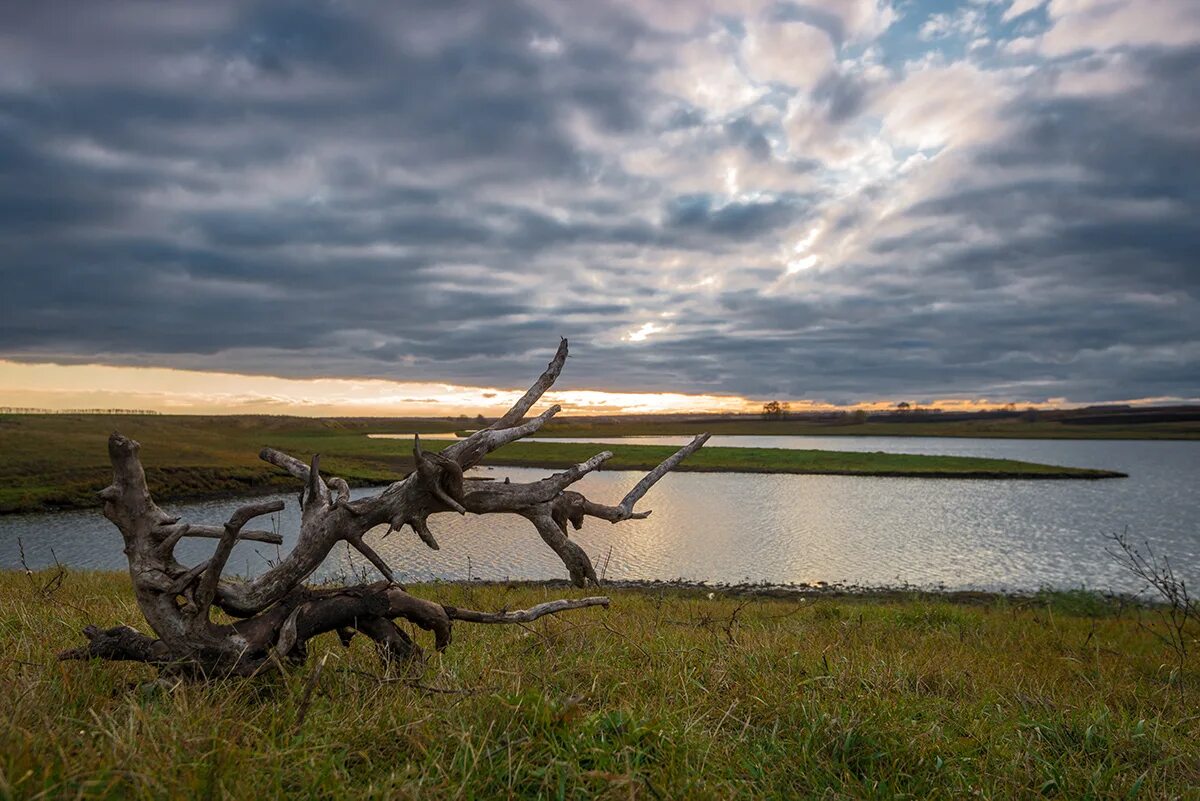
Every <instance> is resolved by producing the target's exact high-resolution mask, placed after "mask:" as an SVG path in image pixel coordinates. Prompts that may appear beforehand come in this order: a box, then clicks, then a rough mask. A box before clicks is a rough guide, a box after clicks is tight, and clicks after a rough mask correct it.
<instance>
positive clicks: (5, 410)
mask: <svg viewBox="0 0 1200 801" xmlns="http://www.w3.org/2000/svg"><path fill="white" fill-rule="evenodd" d="M0 414H162V412H156V411H154V410H153V409H35V408H32V407H28V406H0Z"/></svg>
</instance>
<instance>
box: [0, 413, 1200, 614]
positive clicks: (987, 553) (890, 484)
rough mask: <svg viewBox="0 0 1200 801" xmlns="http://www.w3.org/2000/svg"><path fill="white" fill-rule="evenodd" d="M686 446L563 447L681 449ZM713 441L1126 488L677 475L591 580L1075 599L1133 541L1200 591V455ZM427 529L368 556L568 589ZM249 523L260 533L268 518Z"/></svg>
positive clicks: (476, 527)
mask: <svg viewBox="0 0 1200 801" xmlns="http://www.w3.org/2000/svg"><path fill="white" fill-rule="evenodd" d="M687 440H688V438H687V437H637V438H626V439H613V438H603V439H600V438H597V439H589V440H570V441H589V442H596V443H598V444H600V443H609V442H616V443H619V442H629V443H644V444H667V445H678V444H683V443H684V442H686V441H687ZM557 441H563V440H557ZM709 444H710V445H715V446H726V445H728V446H743V447H784V448H823V449H829V450H853V451H889V452H898V453H932V454H952V455H964V456H988V457H1000V458H1010V459H1022V460H1026V461H1034V462H1045V463H1050V464H1059V465H1068V466H1073V467H1096V468H1106V469H1112V470H1120V471H1122V472H1125V473H1128V474H1129V478H1126V479H1112V480H1106V481H1032V480H1004V481H990V480H954V479H912V478H860V477H849V476H794V475H739V474H720V473H674V474H671V475H668V476H667V477H666V478H664V479H663V480H662V481H661V482H659V484H658V485H657V486H655V487H654V489H652V490H651V491H650V493H649V495H647V497H646V498H645V500H644V501H643V506H642V508H647V509H653V510H654V514H653V515H652V516H651V517H649V518H648V519H646V520H636V521H627V522H625V523H621V524H618V525H611V524H609V523H605V522H603V521H596V520H588V522H587V523H586V524H585V525H584V528H583V530H582V531H579V532H574V531H573V532H572V534H571V536H572V537H573V538H575V539H576V540H577V541H578V542H579V543H580V544H581V545H582V546H583V547H584V549H585V550H586V551H587V552H588V553H589V554H590V555H591V556H592V559H593V561H594V562H595V564H596V569H597V571H598V572H600V573H602V574H603V575H606V576H607V577H608V578H619V579H676V578H682V579H688V580H702V581H709V582H740V581H755V582H760V581H761V582H768V583H779V584H786V583H792V582H795V583H799V582H816V581H826V582H831V583H832V582H844V583H850V584H859V585H876V586H877V585H897V584H912V585H920V586H935V585H940V586H945V587H949V588H976V589H1004V590H1031V589H1037V588H1039V587H1043V586H1052V587H1060V588H1068V587H1079V586H1080V585H1084V586H1087V587H1090V588H1094V589H1108V590H1125V591H1131V590H1138V589H1140V585H1138V584H1137V583H1135V582H1133V581H1131V580H1130V578H1129V577H1128V576H1127V575H1126V574H1125V573H1124V572H1123V570H1122V569H1121V568H1120V567H1118V566H1117V565H1116V564H1114V563H1113V561H1112V560H1111V559H1110V558H1109V557H1108V556H1107V555H1106V554H1105V553H1104V548H1105V545H1106V535H1107V534H1108V533H1110V532H1114V531H1120V530H1123V529H1125V528H1126V527H1128V529H1129V531H1130V533H1131V534H1133V535H1135V536H1136V537H1137V538H1138V539H1139V540H1140V539H1143V538H1145V539H1149V540H1150V542H1151V544H1152V545H1153V546H1154V548H1155V549H1156V550H1158V551H1160V552H1162V553H1165V554H1169V555H1170V556H1171V558H1172V561H1173V563H1174V564H1175V565H1176V568H1177V570H1178V571H1179V572H1180V573H1182V574H1184V575H1185V576H1188V577H1189V578H1190V579H1191V580H1192V581H1193V582H1194V581H1196V580H1198V579H1200V525H1198V522H1200V495H1198V493H1197V488H1198V487H1200V442H1165V441H1099V440H1086V441H1084V440H1010V439H1005V440H997V439H965V438H964V439H951V438H926V437H920V438H918V437H912V438H908V437H905V438H895V437H759V436H753V437H733V436H720V437H713V438H712V440H710V443H709ZM399 447H402V448H404V449H407V447H408V446H407V444H406V445H403V446H399ZM548 472H550V471H546V470H537V469H530V468H499V467H498V468H491V469H488V468H484V469H480V470H476V471H475V473H474V474H475V475H480V476H491V477H496V478H503V477H505V476H508V477H511V478H512V480H513V481H530V480H534V479H536V478H539V477H541V476H544V475H546V474H547V473H548ZM640 475H641V474H639V473H634V472H624V471H603V472H600V473H594V474H592V475H589V476H587V477H586V478H585V479H584V480H583V481H581V482H579V484H578V485H576V488H578V489H580V490H581V491H583V492H584V493H586V494H587V495H588V496H589V497H590V498H592V499H593V500H597V501H606V502H610V503H613V502H616V501H618V500H620V498H621V497H622V496H623V495H624V494H625V492H626V491H627V490H628V489H630V488H631V487H632V486H633V484H634V483H636V482H637V480H638V479H639V477H640ZM372 492H375V490H355V491H354V492H353V493H352V494H353V496H354V497H361V496H362V495H365V494H369V493H372ZM280 497H281V498H282V499H283V500H284V501H285V502H287V504H288V506H287V508H286V509H285V510H284V511H283V512H282V513H280V514H279V515H277V516H276V523H277V525H278V526H279V530H280V532H281V533H282V534H283V535H284V538H285V544H284V545H283V546H282V550H284V551H286V550H287V548H289V547H290V542H291V537H292V536H293V533H294V532H295V530H296V527H297V526H298V523H299V513H298V510H297V508H296V495H295V494H294V493H289V494H287V495H283V496H280ZM241 502H244V501H237V500H234V501H210V502H199V503H187V504H164V505H163V506H164V508H166V509H167V510H168V511H171V512H172V513H175V514H181V515H183V516H184V518H185V519H186V520H188V521H189V522H198V523H199V522H203V523H221V522H223V521H224V520H225V519H227V517H228V516H229V513H230V512H231V511H232V510H233V509H234V508H235V507H237V506H238V505H239V503H241ZM430 524H431V527H432V528H433V530H434V532H435V534H436V536H437V538H438V541H439V542H440V543H441V545H442V550H440V551H430V550H428V549H427V548H425V546H424V545H423V544H422V543H421V542H420V541H419V540H418V539H417V538H416V536H415V535H414V534H412V533H411V532H410V531H408V530H407V529H406V530H405V531H404V532H402V533H398V534H393V535H392V536H390V537H388V538H387V539H385V540H379V539H377V538H375V540H374V541H375V542H376V547H377V550H379V551H380V552H381V553H382V554H383V556H384V558H386V559H387V560H388V561H389V562H390V563H391V564H392V565H393V567H394V569H395V571H396V573H397V576H398V578H400V580H402V581H419V580H430V579H463V578H468V577H472V578H483V579H508V578H512V579H540V578H561V577H564V576H565V575H566V572H565V570H564V568H563V567H562V564H561V563H560V562H559V561H558V559H557V558H556V557H555V556H554V555H553V553H551V552H550V550H549V549H548V548H547V547H546V546H545V545H544V544H543V543H542V541H541V539H540V538H539V537H538V536H537V532H536V531H534V529H533V527H532V526H531V525H530V524H529V523H528V522H527V521H525V520H524V519H523V518H520V517H517V516H515V515H488V516H486V517H474V516H468V517H465V518H463V517H460V516H458V515H455V514H443V515H436V516H435V517H434V518H432V519H431V521H430ZM256 527H260V528H268V527H270V524H269V523H267V522H266V520H265V519H263V520H261V521H259V522H258V523H257V524H256ZM380 533H382V532H380ZM18 539H19V540H20V541H21V542H22V543H23V545H24V550H25V556H26V561H27V562H28V563H29V564H30V565H31V566H34V567H38V566H44V565H48V564H53V561H54V557H55V556H56V557H57V558H58V559H59V560H60V561H61V562H62V563H63V564H66V565H69V566H75V567H89V568H110V569H124V568H125V562H124V558H123V556H122V554H121V540H120V535H119V534H118V533H117V531H116V529H115V528H114V527H113V526H112V525H111V524H110V523H109V522H108V521H107V520H105V519H104V518H103V517H102V516H101V515H100V513H99V512H98V511H96V510H92V511H84V512H64V513H55V514H42V515H18V516H7V517H0V567H16V566H18V565H19V564H20V559H19V555H18ZM212 548H213V541H211V540H208V541H201V540H185V541H184V544H183V545H181V546H180V548H179V549H178V551H177V552H178V554H179V556H180V560H181V561H183V562H184V563H186V564H191V563H193V562H197V561H199V560H201V559H203V558H206V556H207V555H208V554H209V553H211V551H212ZM51 549H53V551H54V555H52V554H51ZM277 556H278V551H277V549H276V548H275V547H274V546H266V545H261V544H257V543H242V544H239V545H238V546H237V547H236V548H235V550H234V556H233V558H232V559H231V560H230V563H229V564H230V569H231V570H233V571H238V572H241V573H244V574H252V573H255V572H258V571H260V570H261V569H263V568H264V567H265V566H266V564H267V560H268V559H273V558H277ZM360 566H361V560H360V559H359V558H358V557H357V555H354V556H353V557H352V556H350V555H348V554H347V553H346V552H345V550H344V549H339V550H338V551H336V552H335V553H334V554H332V555H331V556H330V558H329V560H327V562H326V565H325V566H324V568H323V571H324V573H325V574H327V575H328V574H334V575H336V574H339V573H343V572H345V571H347V570H348V569H350V568H353V567H360ZM367 569H368V570H369V566H368V568H367Z"/></svg>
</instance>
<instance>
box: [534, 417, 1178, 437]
mask: <svg viewBox="0 0 1200 801" xmlns="http://www.w3.org/2000/svg"><path fill="white" fill-rule="evenodd" d="M696 425H697V423H694V422H686V421H679V420H644V419H624V420H621V419H616V420H579V419H572V418H570V417H565V418H561V419H556V420H553V421H551V422H550V424H549V425H547V426H546V428H545V429H543V430H542V431H541V432H540V433H539V434H538V436H539V437H634V436H643V437H649V436H682V435H686V434H690V433H694V432H695V430H696ZM702 425H703V426H704V430H705V431H711V432H712V433H713V434H714V435H717V434H724V435H733V434H756V435H759V436H828V437H984V438H992V439H1200V423H1196V422H1169V423H1139V424H1137V425H1080V424H1072V423H1070V422H1068V421H1064V422H1059V421H1056V420H1040V421H1035V422H1026V421H1024V420H1021V419H1018V418H1007V419H984V420H963V421H954V422H928V423H916V422H908V423H893V422H874V421H871V422H864V423H853V422H849V421H846V422H833V423H816V422H812V421H807V420H761V419H759V420H755V419H746V420H713V421H705V422H704V423H702Z"/></svg>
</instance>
